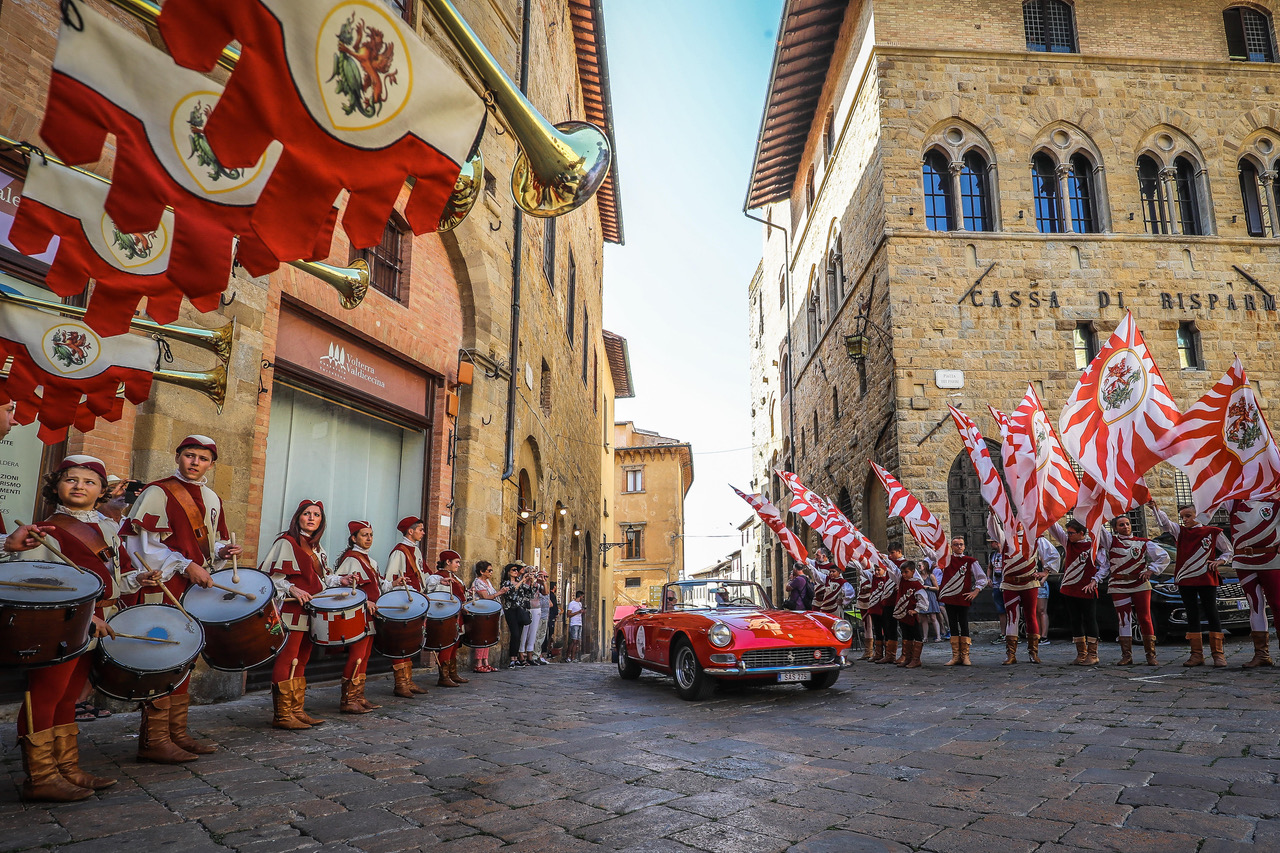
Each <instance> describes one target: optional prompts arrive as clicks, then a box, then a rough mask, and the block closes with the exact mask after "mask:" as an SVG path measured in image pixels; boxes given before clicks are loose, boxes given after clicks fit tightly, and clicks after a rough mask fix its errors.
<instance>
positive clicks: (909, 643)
mask: <svg viewBox="0 0 1280 853" xmlns="http://www.w3.org/2000/svg"><path fill="white" fill-rule="evenodd" d="M901 648H902V654H900V655H898V659H897V660H895V661H894V662H893V665H894V666H909V665H910V664H911V656H912V655H914V654H915V648H916V641H915V640H903V641H902V645H901Z"/></svg>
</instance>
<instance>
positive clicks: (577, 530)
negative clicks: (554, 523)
mask: <svg viewBox="0 0 1280 853" xmlns="http://www.w3.org/2000/svg"><path fill="white" fill-rule="evenodd" d="M573 535H574V536H581V535H582V528H581V527H579V526H578V525H576V524H575V525H574V526H573Z"/></svg>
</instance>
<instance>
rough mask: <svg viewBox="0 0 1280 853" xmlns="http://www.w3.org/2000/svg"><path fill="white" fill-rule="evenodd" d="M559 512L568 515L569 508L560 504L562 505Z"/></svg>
mask: <svg viewBox="0 0 1280 853" xmlns="http://www.w3.org/2000/svg"><path fill="white" fill-rule="evenodd" d="M560 514H561V515H568V514H569V508H568V507H567V506H562V507H560Z"/></svg>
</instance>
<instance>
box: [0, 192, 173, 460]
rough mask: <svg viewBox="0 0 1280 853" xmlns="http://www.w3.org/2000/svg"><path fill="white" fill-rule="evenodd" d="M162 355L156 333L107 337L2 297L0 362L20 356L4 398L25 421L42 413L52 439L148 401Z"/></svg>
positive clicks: (0, 394) (44, 433)
mask: <svg viewBox="0 0 1280 853" xmlns="http://www.w3.org/2000/svg"><path fill="white" fill-rule="evenodd" d="M24 203H25V202H24ZM63 245H64V246H65V245H66V244H65V243H64V244H63ZM158 356H159V345H158V344H157V343H156V342H155V340H154V339H152V338H147V337H143V336H141V335H127V334H126V335H117V336H116V337H110V338H103V337H99V336H98V334H97V333H96V332H94V330H93V329H91V328H89V327H88V326H87V325H85V324H84V323H82V322H80V321H79V320H72V319H69V318H67V317H62V316H59V315H58V314H54V313H50V312H48V311H43V310H40V309H37V308H28V307H26V306H24V305H14V304H13V303H10V302H3V301H0V361H3V360H5V359H7V358H12V362H11V363H10V366H9V374H8V376H7V377H5V378H4V380H3V381H2V382H0V403H7V402H8V401H10V400H14V401H16V402H17V403H18V411H17V416H16V417H17V421H18V423H22V424H29V423H31V422H32V421H35V420H36V419H37V418H38V419H39V421H40V430H39V437H40V440H41V441H43V442H44V443H45V444H53V443H55V442H58V441H61V440H62V439H64V438H66V435H67V427H69V426H74V427H75V428H76V429H78V430H80V431H82V432H88V431H89V430H91V429H93V424H94V421H95V419H97V418H102V419H103V420H107V421H115V420H119V419H120V415H121V414H122V412H123V410H124V400H125V399H127V400H129V402H131V403H134V404H137V403H141V402H142V401H144V400H146V399H147V397H148V396H149V395H150V394H151V372H152V370H154V369H155V366H156V362H157V359H158ZM121 385H123V386H124V398H123V399H122V398H121V397H120V396H118V395H119V392H120V387H121Z"/></svg>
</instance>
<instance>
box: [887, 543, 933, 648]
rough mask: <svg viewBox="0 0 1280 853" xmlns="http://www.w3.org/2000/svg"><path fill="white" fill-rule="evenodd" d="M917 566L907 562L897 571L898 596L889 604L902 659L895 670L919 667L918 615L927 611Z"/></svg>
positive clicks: (921, 637)
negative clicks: (898, 631) (896, 629)
mask: <svg viewBox="0 0 1280 853" xmlns="http://www.w3.org/2000/svg"><path fill="white" fill-rule="evenodd" d="M918 567H919V564H918V563H917V562H916V561H915V560H907V561H906V562H905V563H903V564H902V566H901V568H900V569H899V571H900V572H901V577H900V578H899V579H898V595H897V598H895V599H894V603H893V619H894V621H895V622H897V623H898V627H899V629H900V630H901V631H902V647H903V649H904V651H903V659H902V661H901V662H899V663H898V666H902V667H906V668H907V669H918V668H919V667H920V665H921V664H920V652H921V650H922V649H923V648H924V631H923V627H924V626H922V625H921V624H920V618H921V616H920V614H922V613H923V612H924V611H925V610H926V609H927V608H928V607H929V596H928V595H926V594H925V591H924V580H923V579H922V578H921V577H920V574H919V572H918V571H917V569H918Z"/></svg>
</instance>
